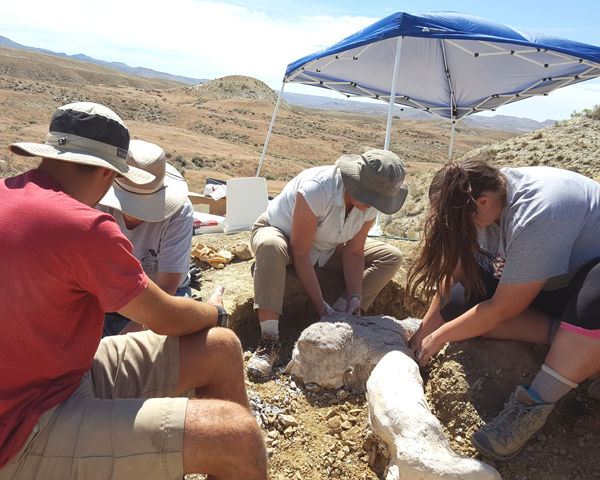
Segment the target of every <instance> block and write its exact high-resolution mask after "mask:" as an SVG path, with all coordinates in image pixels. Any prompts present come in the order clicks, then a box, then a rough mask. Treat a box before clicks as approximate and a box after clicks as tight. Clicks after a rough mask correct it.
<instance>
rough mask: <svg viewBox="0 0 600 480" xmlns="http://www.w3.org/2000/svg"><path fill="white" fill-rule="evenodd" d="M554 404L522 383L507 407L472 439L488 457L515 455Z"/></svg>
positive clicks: (502, 458)
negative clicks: (543, 400)
mask: <svg viewBox="0 0 600 480" xmlns="http://www.w3.org/2000/svg"><path fill="white" fill-rule="evenodd" d="M553 408H554V404H553V403H542V402H541V401H540V399H539V398H537V397H535V396H534V395H533V394H531V393H530V392H529V391H528V390H527V388H525V386H523V385H519V386H518V387H517V389H516V390H515V392H514V393H512V394H511V396H510V399H509V401H508V403H506V404H505V405H504V410H502V411H501V412H500V413H499V414H498V415H497V416H496V418H494V419H493V420H492V421H491V422H489V423H488V424H487V425H485V426H484V427H483V428H481V429H480V430H479V431H477V432H475V433H474V434H473V435H472V436H471V443H472V444H473V446H474V447H475V448H476V449H477V450H478V451H479V453H481V454H482V455H483V456H484V457H488V458H492V459H494V460H500V461H502V460H507V459H509V458H512V457H514V456H515V455H516V454H517V453H518V452H519V450H520V449H521V448H522V447H523V446H524V445H525V443H527V441H528V440H529V439H530V438H531V437H533V436H534V435H535V434H536V433H538V432H539V431H540V430H541V429H542V427H543V426H544V424H545V423H546V419H547V418H548V415H549V414H550V412H551V411H552V409H553Z"/></svg>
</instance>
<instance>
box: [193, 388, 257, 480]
mask: <svg viewBox="0 0 600 480" xmlns="http://www.w3.org/2000/svg"><path fill="white" fill-rule="evenodd" d="M183 471H184V473H186V474H187V473H205V474H207V475H208V479H209V480H265V479H266V478H267V459H266V452H265V445H264V441H263V435H262V431H261V429H260V427H259V426H258V424H257V423H256V420H255V419H254V417H253V416H252V413H250V411H249V410H248V409H247V408H245V407H242V406H240V405H239V404H237V403H234V402H228V401H223V400H207V399H198V400H190V401H189V402H188V408H187V412H186V417H185V430H184V437H183Z"/></svg>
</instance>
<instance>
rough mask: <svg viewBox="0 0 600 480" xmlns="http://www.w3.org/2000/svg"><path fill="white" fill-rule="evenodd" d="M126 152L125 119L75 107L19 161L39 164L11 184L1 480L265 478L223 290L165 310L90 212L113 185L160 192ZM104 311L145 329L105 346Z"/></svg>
mask: <svg viewBox="0 0 600 480" xmlns="http://www.w3.org/2000/svg"><path fill="white" fill-rule="evenodd" d="M128 145H129V132H128V130H127V128H126V127H125V125H124V124H123V122H122V121H121V119H120V118H119V117H118V116H117V115H116V114H115V113H114V112H112V111H111V110H109V109H108V108H106V107H103V106H102V105H98V104H94V103H75V104H70V105H65V106H63V107H61V108H59V109H58V110H57V111H56V113H55V114H54V116H53V117H52V120H51V124H50V133H49V134H48V136H47V139H46V143H45V144H35V143H17V144H12V145H11V146H10V147H9V148H10V150H11V151H12V152H14V153H17V154H21V155H30V156H40V157H42V161H41V163H40V165H39V166H38V168H36V169H34V170H31V171H29V172H27V173H25V174H23V175H19V176H17V177H13V178H8V179H4V180H2V181H1V182H0V229H1V231H2V235H1V236H0V264H1V265H2V269H3V275H1V276H0V299H1V300H0V310H1V311H2V317H1V318H0V324H1V326H2V335H1V336H0V480H8V479H10V480H20V479H27V480H31V479H42V478H43V479H45V480H54V479H56V480H62V479H65V478H70V479H103V480H104V479H115V480H117V479H131V478H134V477H133V476H134V475H135V476H136V477H138V478H143V479H145V480H149V479H174V480H175V479H177V480H180V479H181V478H182V476H183V475H184V474H186V473H206V474H208V478H209V479H242V478H244V479H265V478H266V457H265V448H264V444H263V440H262V434H261V431H260V429H259V427H258V425H257V423H256V421H255V420H254V418H253V416H252V413H251V411H250V408H249V405H248V400H247V396H246V391H245V387H244V378H243V364H242V356H241V347H240V344H239V341H238V339H237V337H236V336H235V335H234V334H233V333H232V332H231V331H230V330H227V329H224V328H218V327H216V325H217V322H218V320H219V318H220V317H223V315H225V312H224V310H223V308H222V306H221V297H220V293H221V291H217V292H216V293H215V295H213V297H212V298H211V299H210V301H209V302H208V303H199V302H196V301H194V300H191V299H189V298H183V297H173V296H170V295H169V294H167V293H166V292H164V291H163V290H162V289H160V288H159V287H158V286H157V285H156V284H155V283H153V282H152V281H151V280H149V279H148V277H147V276H146V274H145V273H144V271H143V269H142V267H141V265H140V263H139V261H137V260H136V259H135V257H134V256H133V255H132V247H131V244H130V243H129V241H127V240H126V239H125V237H124V236H123V235H122V233H121V232H120V230H119V227H118V225H117V224H116V223H115V221H114V219H113V218H112V217H111V216H110V215H107V214H105V213H102V212H99V211H97V210H95V209H93V208H92V207H93V206H94V205H96V203H98V201H99V200H100V199H101V198H102V197H103V196H104V194H105V193H106V192H107V190H108V189H109V187H110V186H111V185H112V183H113V180H114V178H115V177H116V176H118V175H119V176H123V177H125V178H128V179H129V180H131V181H133V182H136V183H139V184H144V183H148V182H150V181H152V180H153V178H154V177H153V176H152V175H150V174H148V173H146V172H144V171H141V170H139V169H136V168H134V167H130V166H128V165H127V163H126V153H127V149H128ZM107 311H111V312H112V311H117V312H120V313H121V314H123V315H125V316H126V317H127V318H130V319H132V320H133V321H135V322H137V323H139V324H142V325H144V326H145V327H146V328H147V330H144V331H141V332H136V333H132V334H129V335H120V336H112V337H107V338H105V339H103V340H101V335H102V324H103V320H104V313H105V312H107ZM189 390H195V393H196V395H197V397H199V398H198V399H190V400H189V399H188V398H187V397H177V394H178V392H185V391H189Z"/></svg>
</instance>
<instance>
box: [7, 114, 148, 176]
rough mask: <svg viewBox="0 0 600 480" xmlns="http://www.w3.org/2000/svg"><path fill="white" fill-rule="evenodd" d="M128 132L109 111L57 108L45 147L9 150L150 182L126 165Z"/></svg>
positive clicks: (15, 146) (23, 145)
mask: <svg viewBox="0 0 600 480" xmlns="http://www.w3.org/2000/svg"><path fill="white" fill-rule="evenodd" d="M128 148H129V130H127V127H126V126H125V124H124V123H123V121H122V120H121V119H120V118H119V116H118V115H117V114H116V113H115V112H113V111H112V110H111V109H110V108H107V107H105V106H104V105H100V104H98V103H92V102H78V103H70V104H68V105H64V106H62V107H59V108H58V109H57V110H56V112H54V115H53V116H52V119H51V120H50V128H49V133H48V135H47V136H46V142H45V143H43V144H42V143H12V144H10V145H9V146H8V149H9V150H10V151H11V152H13V153H15V154H17V155H24V156H29V157H45V158H54V159H56V160H63V161H65V162H72V163H81V164H84V165H94V166H97V167H104V168H109V169H110V170H114V171H115V172H117V173H118V174H119V175H121V176H123V177H125V178H127V179H128V180H130V181H131V182H134V183H137V184H144V183H148V182H152V181H153V180H154V176H153V175H151V174H150V173H148V172H145V171H143V170H140V169H137V168H135V167H131V166H129V165H128V164H127V149H128Z"/></svg>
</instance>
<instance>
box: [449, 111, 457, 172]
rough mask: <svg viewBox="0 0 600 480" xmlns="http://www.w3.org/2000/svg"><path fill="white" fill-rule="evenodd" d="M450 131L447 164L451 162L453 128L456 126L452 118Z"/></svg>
mask: <svg viewBox="0 0 600 480" xmlns="http://www.w3.org/2000/svg"><path fill="white" fill-rule="evenodd" d="M451 121H452V130H451V131H450V148H449V149H448V162H451V161H452V149H453V148H454V128H455V126H456V120H454V118H452V120H451Z"/></svg>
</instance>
